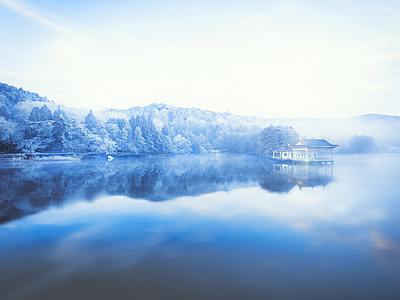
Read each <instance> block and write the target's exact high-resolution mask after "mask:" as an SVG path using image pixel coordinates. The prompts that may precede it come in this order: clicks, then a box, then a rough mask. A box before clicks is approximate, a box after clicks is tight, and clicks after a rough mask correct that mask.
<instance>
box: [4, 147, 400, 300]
mask: <svg viewBox="0 0 400 300" xmlns="http://www.w3.org/2000/svg"><path fill="white" fill-rule="evenodd" d="M399 175H400V154H381V155H362V156H361V155H360V156H356V155H354V156H353V155H336V156H335V164H334V165H333V166H332V165H310V166H305V165H294V166H293V165H281V164H273V163H271V162H270V161H268V160H267V159H265V158H260V157H255V156H234V155H214V156H175V157H165V158H129V159H128V158H126V159H122V158H121V159H118V158H116V159H115V160H113V161H110V162H108V161H105V160H104V161H103V160H84V161H77V162H16V163H1V164H0V188H1V190H0V299H4V300H11V299H13V300H14V299H57V300H60V299H140V300H142V299H144V300H146V299H162V300H164V299H174V300H177V299H230V300H233V299H308V300H311V299H318V300H320V299H335V300H337V299H400V284H399V282H400V217H399V216H400V196H399V195H400V182H399V178H400V176H399Z"/></svg>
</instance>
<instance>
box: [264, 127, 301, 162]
mask: <svg viewBox="0 0 400 300" xmlns="http://www.w3.org/2000/svg"><path fill="white" fill-rule="evenodd" d="M298 138H299V135H298V134H297V132H296V131H295V130H294V129H293V128H292V127H286V126H280V125H278V126H273V125H272V124H271V125H270V126H268V127H266V128H264V129H263V130H262V131H261V133H260V135H259V137H258V141H257V149H256V154H257V155H267V156H271V155H272V152H273V151H274V150H281V149H282V150H284V149H288V148H289V146H288V143H289V144H294V143H296V142H297V141H298Z"/></svg>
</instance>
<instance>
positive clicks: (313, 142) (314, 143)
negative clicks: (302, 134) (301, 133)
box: [290, 138, 337, 148]
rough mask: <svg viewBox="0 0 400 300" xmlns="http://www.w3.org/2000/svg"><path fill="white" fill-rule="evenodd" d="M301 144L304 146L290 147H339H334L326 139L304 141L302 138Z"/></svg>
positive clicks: (295, 146)
mask: <svg viewBox="0 0 400 300" xmlns="http://www.w3.org/2000/svg"><path fill="white" fill-rule="evenodd" d="M300 142H301V143H302V145H290V146H291V147H292V148H304V147H305V146H308V147H327V148H331V147H337V145H333V144H331V143H329V142H328V141H327V140H325V139H302V138H300Z"/></svg>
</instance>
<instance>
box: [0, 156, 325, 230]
mask: <svg viewBox="0 0 400 300" xmlns="http://www.w3.org/2000/svg"><path fill="white" fill-rule="evenodd" d="M332 174H333V173H332V166H330V170H328V166H298V165H296V166H293V165H291V166H288V165H274V164H273V163H271V162H270V161H268V160H266V159H264V158H260V157H256V156H233V155H232V156H230V155H229V156H228V155H217V156H175V157H167V158H130V159H116V160H114V161H112V162H107V161H99V160H88V161H80V162H20V163H3V164H2V165H1V166H0V184H1V192H0V223H4V222H7V221H11V220H14V219H17V218H20V217H23V216H24V215H27V214H31V213H35V212H38V211H40V210H43V209H45V208H46V207H49V206H59V205H63V204H64V203H65V202H67V201H76V200H88V201H93V199H95V198H96V197H97V196H99V195H101V194H106V195H121V196H127V197H130V198H133V199H146V200H149V201H165V200H172V199H175V198H178V197H183V196H189V197H196V196H200V195H203V194H210V193H214V192H217V191H230V190H233V189H236V188H241V187H252V186H258V185H260V186H261V187H262V188H263V189H265V190H267V191H268V192H270V193H288V192H289V191H290V190H291V189H293V188H294V187H295V186H296V185H297V186H299V187H300V188H302V187H307V186H312V187H313V186H318V185H323V186H325V185H326V184H328V183H329V182H330V181H331V180H332V178H333V175H332Z"/></svg>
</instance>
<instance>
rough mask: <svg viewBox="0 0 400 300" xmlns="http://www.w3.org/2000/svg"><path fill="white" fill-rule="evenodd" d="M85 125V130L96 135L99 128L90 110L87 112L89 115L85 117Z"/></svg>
mask: <svg viewBox="0 0 400 300" xmlns="http://www.w3.org/2000/svg"><path fill="white" fill-rule="evenodd" d="M85 125H86V128H87V129H89V131H91V132H93V133H96V132H97V130H98V127H99V123H98V122H97V119H96V117H95V115H94V113H93V112H92V110H90V111H89V113H88V114H87V115H86V117H85Z"/></svg>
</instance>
